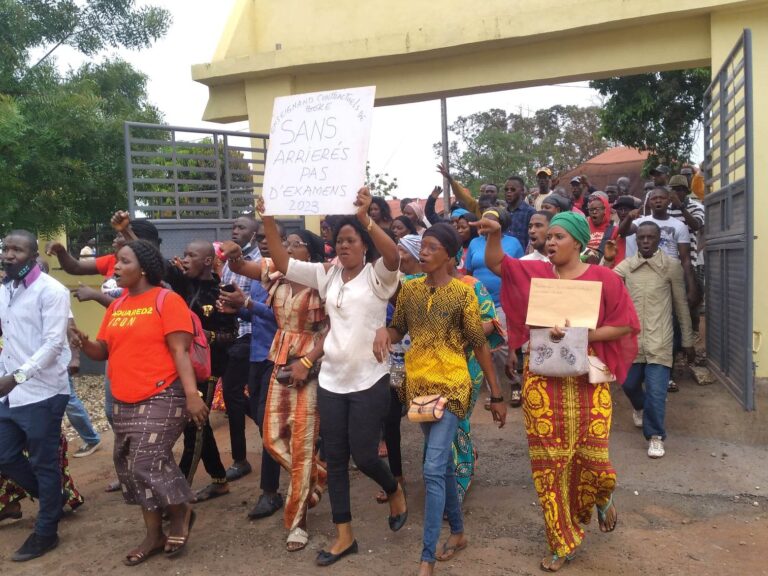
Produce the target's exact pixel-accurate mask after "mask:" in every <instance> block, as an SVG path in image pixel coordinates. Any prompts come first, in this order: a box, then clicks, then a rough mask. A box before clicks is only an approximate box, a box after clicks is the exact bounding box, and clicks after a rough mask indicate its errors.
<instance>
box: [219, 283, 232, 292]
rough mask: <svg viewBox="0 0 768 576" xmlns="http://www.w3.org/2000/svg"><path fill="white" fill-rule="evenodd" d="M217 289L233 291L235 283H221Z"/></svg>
mask: <svg viewBox="0 0 768 576" xmlns="http://www.w3.org/2000/svg"><path fill="white" fill-rule="evenodd" d="M219 290H221V291H222V292H234V291H235V285H234V284H222V285H221V286H219Z"/></svg>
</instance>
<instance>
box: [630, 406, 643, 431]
mask: <svg viewBox="0 0 768 576" xmlns="http://www.w3.org/2000/svg"><path fill="white" fill-rule="evenodd" d="M632 422H634V424H635V428H642V427H643V411H642V410H632Z"/></svg>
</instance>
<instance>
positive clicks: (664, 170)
mask: <svg viewBox="0 0 768 576" xmlns="http://www.w3.org/2000/svg"><path fill="white" fill-rule="evenodd" d="M649 174H651V176H653V175H656V174H669V166H666V165H664V164H659V165H658V166H656V168H654V169H653V170H651V171H650V172H649Z"/></svg>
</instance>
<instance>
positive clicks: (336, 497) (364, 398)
mask: <svg viewBox="0 0 768 576" xmlns="http://www.w3.org/2000/svg"><path fill="white" fill-rule="evenodd" d="M389 403H390V391H389V374H387V375H386V376H383V377H382V378H381V379H380V380H378V381H377V382H376V384H374V385H373V386H371V387H370V388H368V389H367V390H362V391H360V392H350V393H348V394H336V393H334V392H330V391H328V390H325V389H323V388H319V389H318V391H317V404H318V409H319V411H320V436H321V437H322V439H323V452H324V455H325V459H326V464H327V470H328V494H329V496H330V500H331V512H332V514H333V522H334V524H343V523H345V522H351V521H352V512H351V506H350V502H349V457H350V455H351V456H352V458H353V459H354V461H355V464H356V465H357V467H358V468H359V469H360V471H361V472H362V473H363V474H365V475H366V476H368V477H369V478H370V479H371V480H373V481H374V482H376V483H377V484H378V485H379V486H381V487H382V488H383V489H384V491H385V492H386V493H387V494H394V493H395V492H396V491H397V481H396V480H395V477H394V476H393V475H392V472H391V471H390V469H389V467H388V466H387V465H386V464H385V463H384V461H383V460H382V459H381V458H379V448H378V447H379V440H380V438H381V429H382V426H383V425H384V420H385V418H386V416H387V413H388V411H389Z"/></svg>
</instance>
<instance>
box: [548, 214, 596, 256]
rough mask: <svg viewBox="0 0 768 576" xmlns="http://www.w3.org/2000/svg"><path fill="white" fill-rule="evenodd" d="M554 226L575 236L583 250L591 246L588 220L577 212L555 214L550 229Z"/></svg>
mask: <svg viewBox="0 0 768 576" xmlns="http://www.w3.org/2000/svg"><path fill="white" fill-rule="evenodd" d="M552 226H560V227H561V228H563V229H564V230H565V231H566V232H568V234H570V235H571V236H573V238H574V239H575V240H576V242H578V243H579V244H581V249H582V250H584V248H586V247H587V244H589V238H590V234H589V224H587V219H586V218H584V216H582V215H581V214H577V213H576V212H560V214H555V216H554V217H553V218H552V221H551V222H550V223H549V227H550V228H551V227H552Z"/></svg>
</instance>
